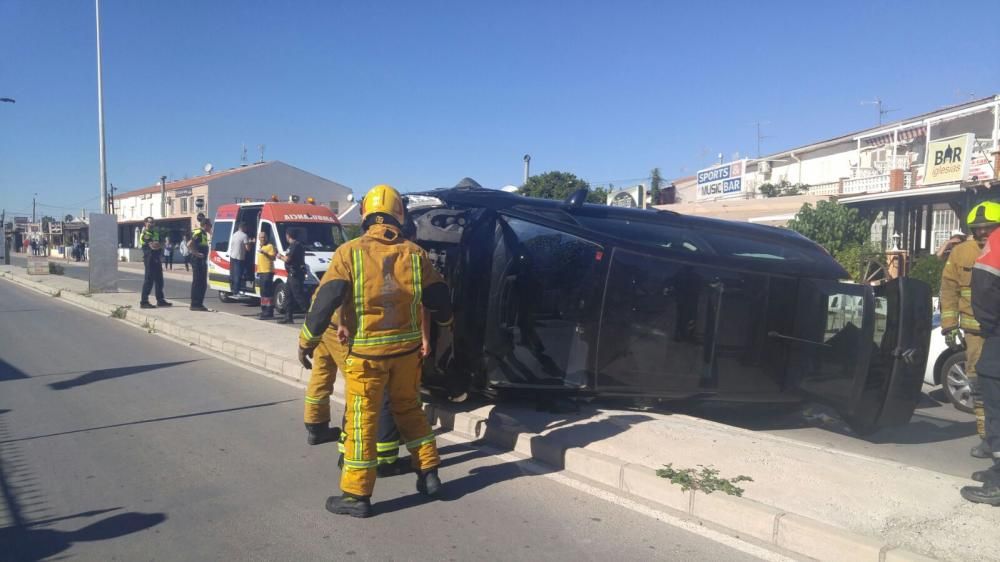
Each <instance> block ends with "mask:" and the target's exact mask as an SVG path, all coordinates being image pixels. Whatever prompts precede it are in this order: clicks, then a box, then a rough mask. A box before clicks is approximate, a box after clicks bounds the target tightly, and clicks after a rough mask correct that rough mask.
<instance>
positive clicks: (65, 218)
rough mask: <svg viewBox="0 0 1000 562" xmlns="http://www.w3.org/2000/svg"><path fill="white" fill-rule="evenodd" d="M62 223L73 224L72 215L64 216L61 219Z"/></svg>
mask: <svg viewBox="0 0 1000 562" xmlns="http://www.w3.org/2000/svg"><path fill="white" fill-rule="evenodd" d="M63 221H64V222H73V215H66V216H65V217H63Z"/></svg>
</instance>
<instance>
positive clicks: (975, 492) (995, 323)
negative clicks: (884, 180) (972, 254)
mask: <svg viewBox="0 0 1000 562" xmlns="http://www.w3.org/2000/svg"><path fill="white" fill-rule="evenodd" d="M976 209H978V210H980V211H981V212H982V214H983V215H984V216H983V218H984V219H986V220H988V221H990V222H995V223H997V224H1000V203H995V202H987V203H985V204H984V205H981V206H977V208H976ZM970 222H971V221H970ZM972 309H973V311H974V312H975V315H976V319H977V320H978V321H979V329H980V333H981V334H982V335H983V337H984V339H985V341H984V343H983V352H982V355H980V356H979V362H978V364H977V365H976V371H977V374H978V381H979V392H980V393H981V394H982V399H983V407H984V409H985V411H986V442H987V446H988V448H989V450H990V451H991V452H992V453H993V466H992V467H990V468H989V469H987V470H981V471H978V472H976V473H973V475H972V479H973V480H976V481H978V482H982V483H983V485H982V487H979V488H976V487H974V486H966V487H964V488H962V490H961V493H962V497H963V498H965V499H967V500H969V501H971V502H974V503H985V504H989V505H1000V228H995V229H994V230H993V233H992V234H990V236H989V238H988V239H987V240H986V245H985V246H984V247H983V253H982V255H980V256H979V258H978V259H977V260H976V263H975V265H974V266H973V269H972Z"/></svg>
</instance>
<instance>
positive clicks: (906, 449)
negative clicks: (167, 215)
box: [13, 255, 986, 478]
mask: <svg viewBox="0 0 1000 562" xmlns="http://www.w3.org/2000/svg"><path fill="white" fill-rule="evenodd" d="M13 263H14V265H20V266H23V265H24V264H25V262H24V258H23V257H20V256H17V255H15V256H14V262H13ZM180 269H181V270H183V269H184V266H183V264H181V265H180ZM65 271H66V275H67V276H70V277H74V278H77V279H86V278H87V269H86V267H80V266H76V265H73V264H70V265H67V266H66V268H65ZM119 271H120V281H119V285H120V288H121V290H123V291H135V292H137V293H138V291H139V289H140V288H141V287H142V275H141V274H139V273H134V272H132V271H126V270H124V269H122V270H119ZM165 292H166V294H167V299H168V300H171V301H176V302H177V303H178V304H179V305H184V304H187V303H188V302H189V299H188V297H189V294H190V283H189V282H188V281H183V280H175V279H166V280H165ZM136 301H137V302H138V296H137V297H136ZM206 304H207V305H208V306H209V307H211V308H214V309H218V310H220V311H223V312H226V313H228V314H237V315H241V316H253V315H256V314H257V312H258V311H259V308H258V307H256V306H253V305H251V304H244V303H222V302H220V301H219V300H218V296H217V294H216V292H215V291H211V290H210V291H209V292H208V294H207V296H206ZM598 405H599V403H598ZM666 411H682V412H685V413H689V414H691V415H695V416H698V417H703V418H706V419H711V420H714V421H718V422H721V423H725V424H728V425H733V426H738V427H743V428H746V429H752V430H754V431H760V432H764V433H770V434H773V435H779V436H782V437H786V438H789V439H794V440H797V441H804V442H807V443H811V444H813V445H818V446H822V447H831V448H836V449H840V450H844V451H849V452H852V453H857V454H862V455H868V456H873V457H878V458H883V459H888V460H892V461H896V462H900V463H903V464H907V465H913V466H920V467H923V468H926V469H929V470H933V471H936V472H943V473H945V474H950V475H953V476H960V477H963V478H964V477H968V476H969V475H970V474H972V473H973V472H975V471H977V470H981V469H983V468H985V467H986V463H985V462H984V461H983V460H981V459H974V458H972V457H971V456H969V449H971V448H972V447H973V446H974V445H975V444H976V443H977V441H978V437H976V435H975V419H974V417H973V416H972V415H970V414H966V413H963V412H960V411H958V410H956V409H955V408H953V407H952V406H951V404H949V403H948V400H947V398H945V397H944V396H943V392H942V391H941V389H940V388H932V387H928V386H925V387H924V395H923V398H922V401H921V403H920V405H919V406H918V408H917V411H916V413H915V414H914V416H913V419H912V420H911V422H910V423H909V424H908V425H906V426H902V427H898V428H892V429H888V430H883V431H879V432H877V433H875V434H872V435H867V436H864V438H859V437H858V436H857V435H855V434H854V433H852V432H851V431H850V430H849V428H847V426H846V425H845V424H843V423H842V422H840V421H839V420H837V419H836V414H834V413H833V412H832V411H830V410H828V409H824V408H822V407H819V406H815V405H806V406H805V407H804V408H788V407H774V406H767V407H758V406H746V405H739V406H736V407H731V406H728V405H725V404H712V403H708V404H704V405H695V406H692V405H686V404H668V405H667V410H666Z"/></svg>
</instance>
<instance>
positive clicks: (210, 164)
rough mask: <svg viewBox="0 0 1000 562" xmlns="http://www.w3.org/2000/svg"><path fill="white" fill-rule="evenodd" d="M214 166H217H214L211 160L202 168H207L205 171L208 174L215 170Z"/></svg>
mask: <svg viewBox="0 0 1000 562" xmlns="http://www.w3.org/2000/svg"><path fill="white" fill-rule="evenodd" d="M214 168H215V167H214V166H212V163H211V162H209V163H208V164H205V167H204V168H202V169H203V170H205V173H206V174H211V173H212V170H213V169H214Z"/></svg>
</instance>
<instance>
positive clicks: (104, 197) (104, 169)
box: [94, 0, 108, 212]
mask: <svg viewBox="0 0 1000 562" xmlns="http://www.w3.org/2000/svg"><path fill="white" fill-rule="evenodd" d="M94 10H95V13H96V15H97V130H98V136H99V144H100V153H101V156H100V160H101V206H100V209H101V210H102V211H104V212H107V209H108V166H107V162H106V150H105V147H104V78H103V73H102V71H101V0H94Z"/></svg>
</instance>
